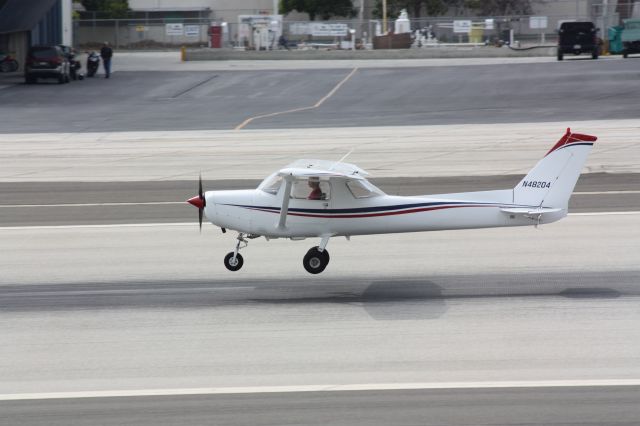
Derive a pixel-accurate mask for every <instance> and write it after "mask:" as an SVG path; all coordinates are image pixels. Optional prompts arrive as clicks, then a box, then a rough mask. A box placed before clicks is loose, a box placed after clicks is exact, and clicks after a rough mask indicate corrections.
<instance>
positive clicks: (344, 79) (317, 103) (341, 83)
mask: <svg viewBox="0 0 640 426" xmlns="http://www.w3.org/2000/svg"><path fill="white" fill-rule="evenodd" d="M356 71H358V67H355V68H354V69H353V70H351V72H350V73H349V74H348V75H347V76H346V77H345V78H343V79H342V80H340V82H339V83H338V84H336V85H335V87H334V88H333V89H331V91H330V92H329V93H327V94H326V95H324V96H323V97H322V99H320V100H319V101H318V102H316V103H315V104H313V105H311V106H306V107H300V108H294V109H288V110H286V111H277V112H271V113H268V114H261V115H256V116H253V117H249V118H247V119H246V120H244V121H243V122H242V123H240V124H238V125H237V126H236V127H235V129H234V130H242V129H244V128H245V127H246V126H247V125H248V124H249V123H251V122H252V121H254V120H258V119H260V118H267V117H275V116H276V115H282V114H289V113H292V112H300V111H307V110H310V109H315V108H318V107H319V106H321V105H322V104H323V103H324V102H325V101H326V100H327V99H329V98H330V97H331V96H333V95H334V93H336V92H337V91H338V89H340V87H342V85H343V84H344V83H346V82H347V80H349V79H350V78H351V77H352V76H353V75H354V74H355V73H356Z"/></svg>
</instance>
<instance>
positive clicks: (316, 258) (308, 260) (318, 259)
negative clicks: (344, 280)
mask: <svg viewBox="0 0 640 426" xmlns="http://www.w3.org/2000/svg"><path fill="white" fill-rule="evenodd" d="M328 264H329V252H328V251H327V250H323V251H320V250H318V247H313V248H311V249H310V250H309V251H308V252H307V254H306V255H305V256H304V259H303V260H302V265H303V266H304V269H306V270H307V272H308V273H310V274H319V273H320V272H322V271H324V270H325V268H326V267H327V265H328Z"/></svg>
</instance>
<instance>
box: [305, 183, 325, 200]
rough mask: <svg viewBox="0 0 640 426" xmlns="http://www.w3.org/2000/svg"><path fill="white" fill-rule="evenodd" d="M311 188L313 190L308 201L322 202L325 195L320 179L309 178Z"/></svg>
mask: <svg viewBox="0 0 640 426" xmlns="http://www.w3.org/2000/svg"><path fill="white" fill-rule="evenodd" d="M309 188H311V192H310V193H309V196H308V197H307V200H322V199H323V194H322V189H320V179H318V178H313V177H312V178H309Z"/></svg>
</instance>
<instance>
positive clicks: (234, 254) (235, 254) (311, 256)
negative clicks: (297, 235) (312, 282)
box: [224, 233, 330, 274]
mask: <svg viewBox="0 0 640 426" xmlns="http://www.w3.org/2000/svg"><path fill="white" fill-rule="evenodd" d="M245 237H246V238H245ZM247 238H249V239H253V238H258V235H245V234H243V233H239V234H238V242H237V243H236V248H235V250H233V251H231V252H229V253H227V255H226V256H225V257H224V266H225V267H226V268H227V269H228V270H230V271H238V270H240V268H242V265H243V264H244V259H243V258H242V255H241V254H240V253H239V251H240V249H243V248H245V247H246V246H247V245H248V244H249V241H248V240H247ZM328 242H329V237H322V240H321V241H320V245H319V246H315V247H312V248H310V249H309V251H308V252H307V254H305V256H304V258H303V259H302V265H303V266H304V269H305V270H306V271H307V272H309V273H310V274H319V273H320V272H322V271H324V270H325V268H326V267H327V265H328V264H329V259H330V258H329V252H328V251H327V249H326V247H327V243H328Z"/></svg>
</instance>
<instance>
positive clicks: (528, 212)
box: [187, 129, 597, 274]
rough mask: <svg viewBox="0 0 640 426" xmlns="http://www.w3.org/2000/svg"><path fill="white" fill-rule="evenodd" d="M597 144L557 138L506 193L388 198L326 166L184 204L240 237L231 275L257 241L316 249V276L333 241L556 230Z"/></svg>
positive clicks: (359, 174) (572, 136)
mask: <svg viewBox="0 0 640 426" xmlns="http://www.w3.org/2000/svg"><path fill="white" fill-rule="evenodd" d="M596 139H597V138H596V137H595V136H589V135H583V134H578V133H571V130H570V129H567V132H566V133H565V134H564V136H562V138H561V139H560V140H559V141H558V143H556V144H555V145H554V146H553V148H551V150H550V151H549V152H547V154H546V155H545V156H544V158H543V159H542V160H540V161H539V162H538V164H536V166H535V167H534V168H533V169H532V170H531V171H530V172H529V173H528V174H527V175H526V176H525V177H524V178H523V179H522V180H521V181H520V183H518V185H516V187H515V188H512V189H502V190H495V191H480V192H463V193H456V194H437V195H424V196H410V197H404V196H395V195H387V194H385V193H384V192H382V191H381V190H380V189H378V188H376V187H375V186H374V185H372V184H371V183H370V182H369V181H368V180H367V179H366V176H367V175H368V174H367V172H365V171H364V170H362V169H360V168H359V167H357V166H355V165H353V164H348V163H343V162H331V161H326V160H298V161H296V162H294V163H292V164H290V165H288V166H287V167H285V168H284V169H281V170H280V171H278V172H275V173H273V174H272V175H271V176H269V177H267V178H266V179H265V180H264V181H263V182H262V183H261V184H260V185H259V186H258V188H257V189H248V190H234V191H207V192H205V193H203V192H202V179H200V182H199V191H198V195H197V196H196V197H193V198H191V199H189V200H187V202H188V203H190V204H192V205H194V206H196V207H197V208H198V210H199V221H200V228H202V214H203V212H204V214H205V215H206V217H207V219H208V220H209V221H211V223H213V224H214V225H216V226H219V227H220V228H222V232H226V230H227V229H232V230H235V231H237V232H238V238H237V243H236V246H235V249H234V250H233V251H232V252H230V253H228V254H227V255H226V256H225V258H224V264H225V266H226V267H227V269H229V270H230V271H237V270H239V269H240V268H241V267H242V265H243V259H242V256H241V255H240V253H239V250H240V249H241V248H244V247H246V246H247V243H248V240H247V239H253V238H258V237H265V238H266V239H267V240H269V239H272V238H289V239H291V240H303V239H305V238H319V239H320V244H319V245H318V246H316V247H313V248H311V249H310V250H309V251H308V252H307V254H306V255H305V256H304V259H303V265H304V268H305V269H306V270H307V271H308V272H310V273H312V274H318V273H320V272H322V271H323V270H324V269H325V268H326V267H327V265H328V263H329V253H328V251H327V250H326V247H327V243H328V242H329V239H330V238H331V237H338V236H343V237H346V238H347V239H349V237H351V236H352V235H368V234H387V233H396V232H420V231H439V230H444V229H472V228H490V227H501V226H526V225H536V226H537V225H539V224H545V223H551V222H555V221H557V220H560V219H562V218H563V217H565V216H566V215H567V209H568V203H569V197H570V196H571V193H572V192H573V188H574V187H575V184H576V182H577V180H578V177H579V176H580V171H581V170H582V167H583V165H584V163H585V161H586V159H587V156H588V154H589V152H590V151H591V148H592V146H593V142H594V141H595V140H596Z"/></svg>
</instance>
